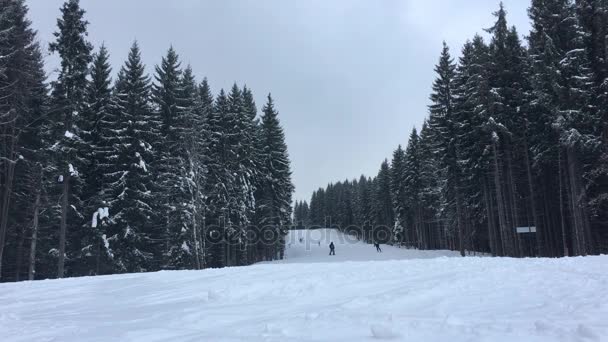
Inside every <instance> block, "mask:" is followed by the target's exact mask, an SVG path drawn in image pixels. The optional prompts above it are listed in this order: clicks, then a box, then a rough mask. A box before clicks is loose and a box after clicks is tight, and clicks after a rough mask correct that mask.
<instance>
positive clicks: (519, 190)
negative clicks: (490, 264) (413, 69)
mask: <svg viewBox="0 0 608 342" xmlns="http://www.w3.org/2000/svg"><path fill="white" fill-rule="evenodd" d="M528 13H529V17H530V20H531V22H532V30H531V32H530V33H529V35H528V38H527V39H528V44H527V46H523V45H522V43H521V41H520V38H519V35H518V33H517V30H516V29H515V27H509V26H508V25H507V19H506V12H505V10H504V8H503V6H502V4H501V5H500V8H499V10H498V11H497V12H496V13H495V16H496V22H495V24H494V26H493V27H491V28H490V29H488V30H487V32H488V33H489V34H490V36H491V37H490V40H489V42H488V41H484V39H483V38H482V37H481V36H479V35H477V36H475V37H474V38H473V39H472V40H470V41H468V42H467V43H466V44H465V45H464V47H463V48H462V55H461V57H460V58H459V60H458V63H455V62H454V60H453V59H452V57H451V56H450V52H449V49H448V47H447V46H446V45H445V44H444V47H443V51H442V52H441V56H440V58H439V63H438V64H437V66H436V67H435V72H436V74H437V78H436V80H435V82H434V83H433V91H432V94H431V97H430V99H431V103H432V104H431V105H430V108H429V112H430V113H429V117H428V119H427V120H426V122H425V123H424V125H423V126H422V129H421V130H420V131H419V132H418V131H417V130H416V129H414V130H413V131H412V132H411V134H410V137H409V143H408V144H407V148H406V149H405V150H404V149H403V148H401V147H398V148H397V150H396V151H395V152H394V154H393V157H392V161H391V163H390V165H389V162H388V161H384V163H382V166H381V168H380V172H379V174H378V175H377V176H376V177H374V178H366V177H361V179H360V180H359V181H352V182H350V181H345V182H339V183H336V184H330V185H329V186H328V187H327V188H326V189H319V190H318V191H316V192H315V193H314V194H313V196H312V199H311V201H310V214H309V219H310V222H311V224H313V225H326V224H329V223H331V224H334V225H337V226H340V227H342V228H344V227H346V226H348V225H359V226H363V225H365V224H371V225H376V226H378V225H385V226H390V227H391V229H392V234H391V239H390V240H391V241H393V242H394V243H397V244H405V245H408V246H413V247H416V248H421V249H436V248H441V249H452V250H459V251H460V252H461V254H462V255H465V253H466V251H480V252H486V253H491V254H492V255H498V256H513V257H522V256H528V255H539V256H546V257H559V256H574V255H588V254H598V253H607V252H608V79H607V76H608V2H607V1H605V0H577V1H572V0H533V1H532V3H531V6H530V8H529V11H528ZM299 220H303V219H299ZM517 227H535V228H536V233H524V234H518V233H517V230H516V228H517ZM523 230H525V228H524V229H523ZM528 230H530V229H529V228H528Z"/></svg>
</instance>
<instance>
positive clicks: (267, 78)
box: [27, 0, 529, 199]
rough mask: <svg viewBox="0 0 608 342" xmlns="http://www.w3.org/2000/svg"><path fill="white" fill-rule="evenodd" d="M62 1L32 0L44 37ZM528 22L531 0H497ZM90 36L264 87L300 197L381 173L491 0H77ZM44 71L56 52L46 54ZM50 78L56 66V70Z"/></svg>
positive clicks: (116, 49) (482, 23) (486, 20)
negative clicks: (438, 68) (447, 50)
mask: <svg viewBox="0 0 608 342" xmlns="http://www.w3.org/2000/svg"><path fill="white" fill-rule="evenodd" d="M62 2H63V1H62V0H27V3H28V5H29V7H30V17H31V19H32V21H33V23H34V27H35V28H36V29H37V30H38V31H39V39H40V41H41V42H42V43H43V45H44V46H47V45H48V42H49V41H51V40H52V39H53V36H52V33H53V32H54V30H55V24H56V18H57V16H59V8H60V7H61V4H62ZM503 2H504V4H505V6H506V8H507V11H508V12H509V17H508V20H509V24H510V25H516V26H517V27H518V29H519V31H520V34H522V36H523V35H525V34H526V33H527V32H528V30H529V23H528V18H527V16H526V8H527V6H528V4H529V1H528V0H503ZM81 4H82V6H83V7H84V8H85V9H86V11H87V14H86V19H87V20H88V21H89V22H90V26H89V38H90V40H91V42H92V43H93V44H94V45H95V46H96V47H98V46H99V45H100V44H101V43H105V45H106V46H107V47H108V49H109V51H110V53H111V54H112V56H111V57H112V58H111V61H112V64H113V66H114V70H118V68H119V67H120V65H122V63H123V61H124V59H125V58H126V56H127V53H128V49H129V47H130V46H131V43H132V42H133V40H134V39H137V40H138V41H139V43H140V47H141V49H142V53H143V59H144V61H145V63H146V64H147V67H148V70H149V71H150V72H152V70H153V66H154V65H155V64H157V63H159V61H160V59H161V56H162V55H163V54H164V53H165V52H166V50H167V49H168V48H169V46H170V45H173V46H174V47H175V49H176V50H177V51H178V53H179V54H180V56H181V59H182V61H183V63H184V64H188V63H189V64H191V65H192V67H193V68H194V71H195V73H196V75H197V77H199V79H202V78H203V77H205V76H206V77H207V78H208V79H209V81H210V83H211V85H212V87H213V90H214V92H215V93H216V94H217V92H218V91H219V89H220V88H229V87H230V86H231V85H232V84H233V83H234V82H237V83H238V84H247V86H248V87H250V88H252V89H253V91H254V92H255V96H256V100H257V104H258V108H261V107H262V105H263V102H264V99H265V96H266V95H267V94H268V93H269V92H271V93H272V94H273V97H274V98H275V101H276V105H277V108H278V110H279V112H280V118H281V120H282V123H283V126H284V128H285V132H286V135H287V143H288V146H289V152H290V155H291V160H292V169H293V179H294V183H295V185H296V195H295V198H296V199H308V198H309V197H310V195H311V193H312V191H313V190H315V189H316V188H318V187H320V186H324V185H326V184H327V183H328V182H333V181H337V180H343V179H346V178H355V177H358V176H359V175H361V174H362V173H363V174H366V175H374V174H376V172H377V170H378V168H379V166H380V163H381V161H382V160H383V159H384V158H388V157H390V155H391V153H392V151H393V150H394V149H395V148H396V147H397V145H398V144H403V145H405V144H406V143H407V137H408V135H409V132H410V131H411V129H412V127H414V126H415V127H420V125H421V123H422V121H423V119H424V117H425V116H426V115H427V105H428V95H429V92H430V88H431V84H432V81H433V78H434V74H433V66H434V64H435V62H436V61H437V57H438V54H439V52H440V50H441V42H442V41H443V40H445V41H446V42H447V43H448V44H449V45H450V47H451V48H452V52H453V53H454V54H455V55H458V53H459V51H460V47H461V46H462V44H463V43H464V42H465V41H466V40H467V39H469V38H471V37H472V36H473V35H474V34H475V33H480V34H483V33H484V32H483V29H484V28H488V27H490V26H491V25H492V23H493V17H492V12H494V11H495V10H496V9H497V8H498V0H497V1H488V0H400V1H399V0H382V1H376V0H365V1H362V0H331V1H328V0H293V1H292V0H290V1H283V0H216V1H211V0H179V1H167V0H103V1H99V0H81ZM47 64H48V68H49V73H52V72H53V69H55V68H56V65H57V60H56V58H55V57H53V56H48V57H47ZM51 77H52V75H51Z"/></svg>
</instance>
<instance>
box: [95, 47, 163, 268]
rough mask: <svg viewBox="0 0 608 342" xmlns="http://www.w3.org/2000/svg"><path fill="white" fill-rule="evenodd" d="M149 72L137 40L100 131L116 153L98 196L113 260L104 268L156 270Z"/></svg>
mask: <svg viewBox="0 0 608 342" xmlns="http://www.w3.org/2000/svg"><path fill="white" fill-rule="evenodd" d="M150 88H151V85H150V77H149V76H148V75H147V74H146V72H145V67H144V65H143V64H142V62H141V54H140V50H139V46H138V44H137V42H135V43H133V45H132V47H131V50H130V52H129V56H128V59H127V61H126V62H125V65H124V66H123V67H122V69H121V70H120V72H119V74H118V79H117V81H116V84H115V89H114V96H115V101H116V108H115V110H113V111H112V112H111V113H110V115H108V116H107V119H106V121H107V123H106V124H105V125H104V126H105V127H107V128H106V129H105V130H104V131H103V133H102V135H103V139H104V141H105V143H104V144H105V146H111V147H112V148H113V149H114V151H116V153H115V154H109V155H107V156H106V157H105V158H107V160H109V161H110V164H109V165H108V168H107V169H106V171H105V172H104V174H103V182H104V190H103V198H104V200H105V202H106V203H107V205H108V208H109V214H110V222H109V227H108V228H106V231H107V233H106V234H103V235H102V241H103V243H104V245H103V246H104V247H105V251H104V252H105V254H107V256H108V258H109V259H111V260H112V265H111V268H110V269H109V270H108V271H109V272H141V271H148V270H158V269H160V266H161V262H160V258H161V256H162V254H161V252H160V251H162V247H164V246H163V245H162V244H161V243H160V241H162V237H163V235H161V232H160V231H159V230H160V229H161V228H162V227H159V226H158V225H157V222H158V219H157V215H158V211H157V208H156V201H155V200H156V198H157V196H158V193H157V191H158V189H157V187H156V185H155V181H156V179H155V177H154V172H155V170H156V168H157V167H158V160H157V155H156V151H155V150H154V147H153V146H154V144H156V142H158V141H159V140H160V137H161V135H160V131H159V126H160V123H161V120H160V117H158V115H157V114H155V113H154V112H153V111H152V108H151V105H150Z"/></svg>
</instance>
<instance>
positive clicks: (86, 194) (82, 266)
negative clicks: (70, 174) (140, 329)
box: [73, 46, 115, 275]
mask: <svg viewBox="0 0 608 342" xmlns="http://www.w3.org/2000/svg"><path fill="white" fill-rule="evenodd" d="M111 72H112V69H111V67H110V63H109V54H108V51H107V49H106V48H105V46H102V47H101V48H100V49H99V51H98V52H97V53H96V54H95V55H94V57H93V65H92V68H91V80H90V82H89V83H88V86H87V93H86V100H87V106H86V109H85V110H84V111H83V114H82V118H83V124H82V134H81V137H82V139H83V140H84V142H85V143H86V144H87V145H88V146H89V150H90V155H89V157H88V158H87V160H85V164H84V165H83V172H84V174H86V175H90V177H87V178H86V179H85V186H84V188H83V196H82V198H83V201H84V203H83V205H84V208H85V209H84V210H83V212H84V213H85V221H84V222H83V226H82V232H83V233H82V240H81V248H80V250H79V251H77V253H76V254H75V258H76V260H75V262H74V270H73V271H74V273H75V274H79V275H93V274H99V273H104V272H103V270H102V265H107V264H108V263H107V261H104V260H105V259H107V251H106V250H105V244H104V242H103V239H102V236H103V234H105V232H104V231H103V226H104V224H105V223H106V222H105V221H104V220H99V224H96V225H95V226H93V225H92V220H93V218H92V217H93V216H95V215H97V216H98V215H99V209H102V210H105V208H106V207H107V205H106V203H105V201H104V198H103V196H102V193H103V190H104V183H103V177H100V175H102V174H103V173H104V172H107V171H108V168H110V167H113V166H114V165H113V162H114V160H113V159H112V158H111V156H112V155H113V154H115V152H114V148H113V146H112V145H111V144H108V133H109V132H108V128H109V127H107V119H108V118H107V117H108V116H109V115H111V114H110V113H111V112H112V111H113V110H114V109H115V102H114V99H113V95H112V79H111V77H110V74H111ZM113 134H114V132H111V133H110V135H113ZM105 272H107V270H105Z"/></svg>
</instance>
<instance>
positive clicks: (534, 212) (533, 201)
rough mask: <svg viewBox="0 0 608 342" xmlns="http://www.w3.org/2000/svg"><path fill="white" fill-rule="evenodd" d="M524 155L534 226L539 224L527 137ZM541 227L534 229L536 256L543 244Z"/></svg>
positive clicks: (525, 137)
mask: <svg viewBox="0 0 608 342" xmlns="http://www.w3.org/2000/svg"><path fill="white" fill-rule="evenodd" d="M524 154H525V163H526V176H527V178H528V191H529V192H530V208H531V210H532V217H533V218H534V222H532V223H533V224H534V225H535V226H537V225H539V224H540V222H541V221H540V219H539V218H538V211H537V210H536V193H535V192H534V182H533V181H532V167H531V165H530V155H529V151H528V137H527V135H526V136H524ZM540 228H541V227H536V245H537V247H536V248H537V251H536V253H537V254H538V253H539V252H540V251H541V247H540V246H541V245H542V244H543V239H544V236H543V232H542V229H540Z"/></svg>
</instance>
